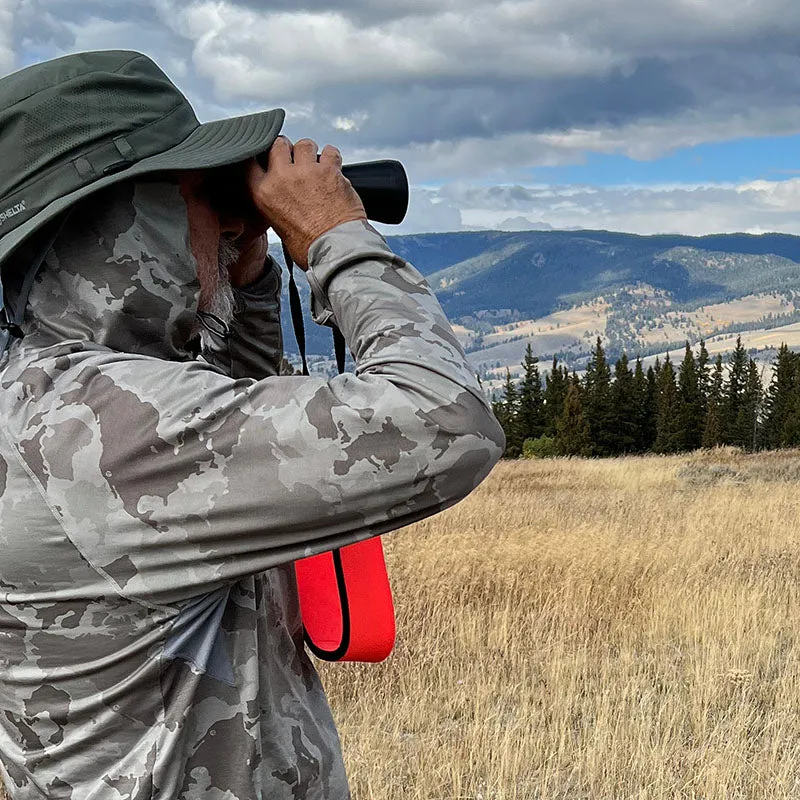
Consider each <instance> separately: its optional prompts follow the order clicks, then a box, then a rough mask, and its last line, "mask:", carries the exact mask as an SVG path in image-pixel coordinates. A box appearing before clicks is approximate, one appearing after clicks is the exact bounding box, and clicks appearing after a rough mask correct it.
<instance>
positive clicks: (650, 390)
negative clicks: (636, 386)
mask: <svg viewBox="0 0 800 800" xmlns="http://www.w3.org/2000/svg"><path fill="white" fill-rule="evenodd" d="M656 365H657V366H659V365H658V359H656ZM660 371H661V367H660V366H659V372H660ZM657 417H658V375H657V374H656V371H655V369H654V368H653V367H648V368H647V397H646V399H645V426H644V430H643V436H644V438H643V440H642V443H643V444H644V450H645V451H649V450H652V449H653V447H654V446H655V443H656V418H657Z"/></svg>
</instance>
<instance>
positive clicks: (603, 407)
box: [583, 336, 615, 456]
mask: <svg viewBox="0 0 800 800" xmlns="http://www.w3.org/2000/svg"><path fill="white" fill-rule="evenodd" d="M583 387H584V407H585V413H586V420H587V422H588V423H589V431H590V434H591V437H592V445H593V447H592V452H593V454H594V455H598V456H607V455H612V454H613V453H614V448H615V444H614V411H613V405H612V396H611V368H610V367H609V366H608V362H607V361H606V354H605V350H603V343H602V341H601V340H600V337H599V336H598V337H597V342H596V344H595V347H594V349H593V350H592V354H591V356H590V358H589V363H588V365H587V367H586V374H585V375H584V379H583Z"/></svg>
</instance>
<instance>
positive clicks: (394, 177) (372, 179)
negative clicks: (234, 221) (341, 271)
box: [206, 154, 408, 225]
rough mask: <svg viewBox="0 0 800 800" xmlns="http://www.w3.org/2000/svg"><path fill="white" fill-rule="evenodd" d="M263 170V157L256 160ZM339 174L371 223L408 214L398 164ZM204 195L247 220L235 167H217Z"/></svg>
mask: <svg viewBox="0 0 800 800" xmlns="http://www.w3.org/2000/svg"><path fill="white" fill-rule="evenodd" d="M258 162H259V164H261V166H262V167H264V168H265V169H266V166H267V158H266V154H264V155H262V156H259V157H258ZM342 174H343V175H344V176H345V178H347V180H349V181H350V183H351V184H353V188H354V189H355V190H356V192H357V193H358V196H359V197H360V198H361V202H362V203H363V204H364V210H365V211H366V212H367V217H368V218H369V219H371V220H373V221H374V222H383V223H385V224H387V225H399V224H400V223H401V222H402V221H403V219H404V217H405V215H406V212H407V211H408V177H407V176H406V171H405V169H404V168H403V165H402V164H401V163H400V162H399V161H390V160H386V161H365V162H363V163H360V164H345V165H344V166H343V167H342ZM206 194H207V195H208V198H209V200H210V202H211V203H212V204H213V205H214V206H216V207H217V208H219V209H220V210H222V209H224V210H226V211H227V212H229V213H234V214H236V213H238V214H240V215H242V216H250V215H251V214H252V213H253V206H252V202H251V201H250V198H249V196H248V194H247V192H246V190H245V177H244V172H243V171H242V172H241V174H239V175H238V176H237V174H236V168H235V167H233V168H232V167H220V168H218V169H216V170H213V171H212V172H211V174H210V175H209V176H208V177H207V182H206Z"/></svg>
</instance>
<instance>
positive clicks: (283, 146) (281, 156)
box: [267, 136, 292, 169]
mask: <svg viewBox="0 0 800 800" xmlns="http://www.w3.org/2000/svg"><path fill="white" fill-rule="evenodd" d="M291 163H292V143H291V141H290V140H289V139H287V138H286V137H285V136H279V137H278V138H277V139H276V140H275V141H274V142H273V143H272V147H270V149H269V154H268V156H267V169H270V168H271V167H282V166H286V165H288V164H291Z"/></svg>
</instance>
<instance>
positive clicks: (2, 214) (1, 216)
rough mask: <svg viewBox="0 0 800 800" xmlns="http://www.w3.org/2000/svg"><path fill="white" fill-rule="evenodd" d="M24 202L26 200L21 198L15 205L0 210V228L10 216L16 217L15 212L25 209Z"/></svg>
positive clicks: (19, 212) (18, 212)
mask: <svg viewBox="0 0 800 800" xmlns="http://www.w3.org/2000/svg"><path fill="white" fill-rule="evenodd" d="M26 202H27V201H25V200H23V201H22V202H21V203H17V204H16V205H15V206H11V208H7V209H6V210H5V211H0V228H2V227H3V225H5V223H6V222H7V221H8V220H10V219H11V217H16V216H17V214H21V213H22V212H23V211H25V210H26V209H25V203H26Z"/></svg>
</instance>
